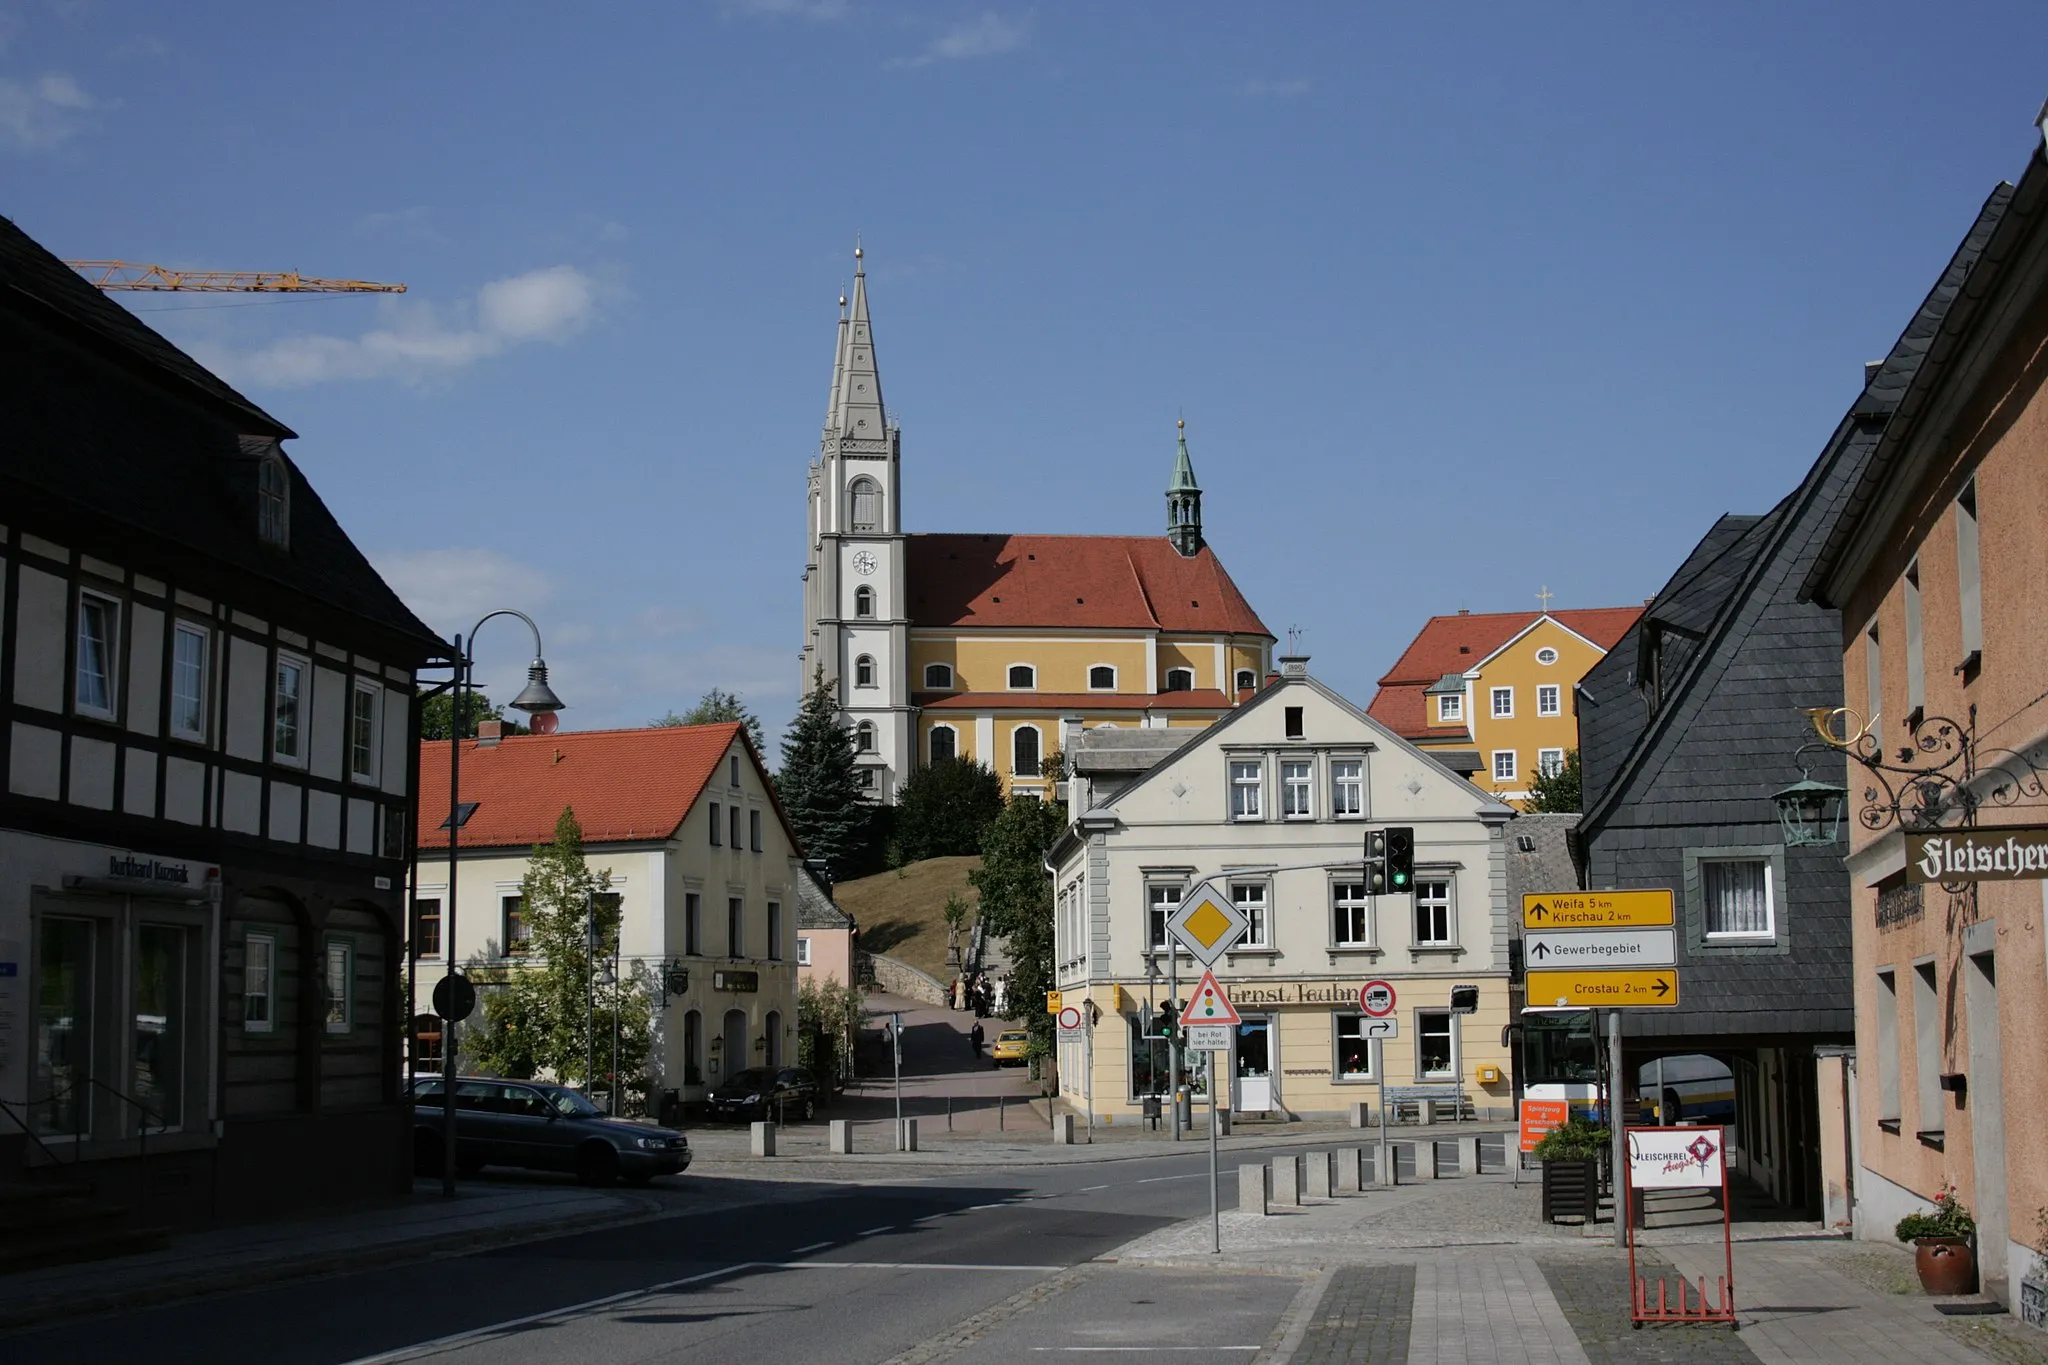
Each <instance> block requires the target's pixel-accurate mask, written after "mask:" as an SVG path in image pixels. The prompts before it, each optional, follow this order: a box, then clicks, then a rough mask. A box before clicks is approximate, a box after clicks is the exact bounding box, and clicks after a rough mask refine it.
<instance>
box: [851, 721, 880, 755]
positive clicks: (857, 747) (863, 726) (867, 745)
mask: <svg viewBox="0 0 2048 1365" xmlns="http://www.w3.org/2000/svg"><path fill="white" fill-rule="evenodd" d="M853 748H854V752H855V753H862V754H871V753H873V752H874V751H875V723H874V722H873V721H871V720H864V721H862V722H861V723H860V724H858V725H856V726H854V727H853Z"/></svg>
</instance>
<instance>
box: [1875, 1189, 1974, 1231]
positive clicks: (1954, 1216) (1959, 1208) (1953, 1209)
mask: <svg viewBox="0 0 2048 1365" xmlns="http://www.w3.org/2000/svg"><path fill="white" fill-rule="evenodd" d="M1976 1230H1977V1220H1976V1219H1974V1218H1972V1217H1970V1211H1969V1210H1968V1209H1966V1208H1964V1207H1963V1201H1962V1200H1961V1199H1959V1198H1957V1197H1956V1187H1955V1186H1953V1185H1944V1186H1942V1187H1941V1193H1940V1194H1939V1195H1937V1196H1936V1197H1935V1200H1934V1212H1932V1213H1909V1214H1907V1215H1906V1216H1905V1217H1904V1218H1901V1219H1900V1220H1899V1225H1898V1226H1897V1227H1895V1228H1893V1229H1892V1235H1893V1236H1895V1237H1897V1238H1898V1239H1899V1240H1900V1241H1901V1242H1910V1241H1912V1240H1914V1239H1915V1238H1917V1237H1968V1236H1969V1235H1970V1234H1971V1233H1973V1232H1975V1231H1976Z"/></svg>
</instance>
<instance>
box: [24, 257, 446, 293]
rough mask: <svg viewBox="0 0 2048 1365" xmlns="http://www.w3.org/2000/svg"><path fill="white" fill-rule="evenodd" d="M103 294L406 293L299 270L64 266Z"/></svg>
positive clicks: (122, 263) (102, 263)
mask: <svg viewBox="0 0 2048 1365" xmlns="http://www.w3.org/2000/svg"><path fill="white" fill-rule="evenodd" d="M64 264H66V265H68V266H70V267H71V268H72V269H73V270H76V271H77V272H79V273H80V274H81V275H84V276H85V277H86V279H87V280H88V281H90V282H91V283H92V284H94V285H95V286H97V287H98V288H100V289H101V290H103V291H106V292H108V293H112V292H114V291H116V290H140V291H142V292H144V293H164V294H168V293H186V294H403V293H404V292H405V286H404V285H402V284H375V283H373V282H371V281H369V280H323V279H316V278H314V277H312V276H309V275H301V274H300V273H299V272H298V271H296V270H169V269H166V268H165V267H163V266H160V265H138V264H136V263H134V262H132V261H66V262H64Z"/></svg>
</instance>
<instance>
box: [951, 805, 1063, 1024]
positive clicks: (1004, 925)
mask: <svg viewBox="0 0 2048 1365" xmlns="http://www.w3.org/2000/svg"><path fill="white" fill-rule="evenodd" d="M1066 822H1067V809H1066V807H1065V806H1062V805H1059V804H1057V803H1055V802H1051V801H1033V800H1030V799H1028V798H1024V797H1013V798H1011V800H1010V803H1009V804H1008V805H1006V806H1004V807H1003V813H1002V814H1001V815H1000V816H998V817H997V818H996V821H995V823H994V824H992V825H990V826H989V827H988V829H987V831H986V832H985V833H983V835H982V836H981V866H980V867H979V868H977V869H975V870H974V871H973V872H970V873H968V874H967V880H968V881H969V882H970V883H972V884H973V886H974V889H975V890H976V891H977V892H979V893H980V895H981V923H982V926H983V928H984V929H986V930H987V932H989V933H991V934H996V935H999V936H1001V938H1002V939H1003V941H1004V943H1005V945H1006V946H1007V948H1008V950H1009V955H1010V998H1011V999H1012V1000H1016V1001H1019V1002H1021V1004H1022V1006H1023V1009H1024V1026H1025V1027H1026V1028H1027V1029H1029V1030H1030V1031H1031V1041H1032V1045H1033V1050H1034V1051H1039V1052H1043V1051H1046V1050H1049V1049H1050V1048H1051V1047H1052V1023H1053V1021H1052V1016H1051V1015H1049V1014H1047V1013H1046V1012H1045V1011H1044V1010H1041V1009H1036V1008H1033V1004H1034V1002H1036V1001H1039V1000H1043V999H1044V998H1045V993H1046V992H1047V991H1049V990H1051V989H1052V988H1053V981H1054V978H1053V913H1052V878H1051V877H1049V876H1047V875H1046V871H1045V855H1046V853H1047V851H1049V850H1050V849H1051V848H1052V845H1053V841H1054V840H1055V839H1057V838H1059V836H1060V831H1061V830H1062V829H1063V828H1065V826H1066Z"/></svg>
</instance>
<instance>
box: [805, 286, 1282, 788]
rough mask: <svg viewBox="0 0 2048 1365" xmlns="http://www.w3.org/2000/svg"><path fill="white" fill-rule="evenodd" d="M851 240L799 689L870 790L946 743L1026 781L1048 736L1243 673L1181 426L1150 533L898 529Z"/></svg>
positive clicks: (1246, 641) (814, 505)
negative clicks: (832, 707)
mask: <svg viewBox="0 0 2048 1365" xmlns="http://www.w3.org/2000/svg"><path fill="white" fill-rule="evenodd" d="M854 256H855V271H854V278H853V298H852V302H851V308H850V310H849V309H848V308H846V306H845V304H846V301H845V300H842V301H841V303H842V311H841V316H840V320H839V349H838V355H837V359H836V363H835V365H834V369H833V376H832V396H831V400H830V402H829V404H828V406H827V415H826V422H825V432H824V439H823V442H822V446H821V451H820V454H819V457H818V459H817V460H816V461H815V462H813V463H812V465H811V469H810V496H809V512H810V519H809V526H808V535H807V544H808V546H809V550H810V555H809V560H808V563H807V564H806V565H805V568H804V645H803V655H802V667H803V685H804V687H805V688H806V689H808V688H809V687H810V686H811V685H812V679H813V678H814V676H816V675H818V674H820V673H822V675H823V676H824V677H825V678H826V679H827V680H828V681H829V682H831V683H832V684H833V685H834V687H835V689H836V691H837V694H838V701H839V707H840V715H841V717H842V718H843V720H844V722H845V724H846V725H847V727H848V728H849V729H851V730H852V731H853V734H854V744H855V749H856V751H857V762H858V764H859V771H860V775H861V781H862V786H863V788H864V789H865V790H866V791H867V792H869V793H870V794H871V796H872V798H873V799H875V800H877V801H883V802H888V801H891V800H893V799H894V794H895V792H896V790H897V788H898V787H899V786H900V785H901V784H902V782H903V781H904V779H905V778H907V777H908V776H909V775H910V773H911V772H912V771H913V770H915V768H916V767H918V766H919V765H921V764H925V763H930V762H932V761H933V760H935V759H943V758H948V757H953V756H959V757H963V758H970V759H974V760H976V761H978V762H981V763H986V764H987V765H988V766H989V767H990V768H992V769H993V770H994V771H995V772H996V773H997V774H998V775H999V776H1001V778H1002V779H1003V783H1004V787H1005V789H1006V790H1010V791H1017V792H1023V793H1043V792H1044V791H1045V788H1046V762H1045V760H1046V758H1047V756H1048V755H1050V754H1052V753H1053V752H1055V751H1057V750H1059V749H1060V748H1062V747H1063V740H1062V738H1061V736H1062V735H1063V734H1066V733H1072V732H1074V731H1076V730H1077V729H1083V728H1093V727H1095V726H1099V725H1116V726H1136V727H1147V728H1166V727H1172V726H1203V725H1207V724H1209V723H1210V722H1212V721H1214V720H1215V719H1216V718H1217V717H1219V716H1221V715H1223V714H1225V713H1226V712H1228V711H1229V710H1230V709H1231V708H1232V707H1233V706H1235V705H1237V703H1238V701H1239V700H1240V699H1241V698H1243V697H1245V696H1248V695H1249V694H1250V692H1251V691H1252V690H1254V689H1256V688H1257V687H1258V686H1259V685H1260V683H1261V681H1262V680H1263V679H1264V677H1265V676H1266V673H1267V671H1268V668H1269V666H1270V663H1271V657H1272V647H1273V643H1274V641H1273V636H1272V634H1271V632H1269V631H1268V630H1267V629H1266V627H1265V625H1264V623H1263V622H1261V621H1260V620H1259V617H1258V614H1257V613H1256V612H1254V611H1253V610H1252V608H1251V604H1250V603H1248V602H1246V601H1245V599H1244V595H1243V594H1242V593H1240V592H1239V591H1238V590H1237V585H1236V584H1234V583H1233V582H1231V580H1230V575H1229V574H1228V573H1227V572H1225V570H1224V568H1223V565H1222V563H1221V562H1220V561H1219V560H1218V559H1217V558H1216V553H1215V551H1214V550H1212V549H1211V548H1210V547H1209V545H1208V544H1207V542H1206V541H1205V540H1204V539H1203V536H1202V490H1201V488H1200V487H1199V486H1197V484H1196V483H1195V473H1194V467H1193V464H1192V462H1191V461H1190V460H1189V457H1188V448H1187V437H1186V433H1185V432H1184V431H1183V433H1182V435H1181V438H1180V443H1179V448H1178V450H1177V452H1176V458H1175V464H1174V471H1173V476H1172V478H1171V480H1170V481H1169V484H1168V487H1167V491H1166V502H1167V525H1166V532H1165V534H1164V535H1155V536H1061V535H1014V534H1008V533H991V534H986V535H974V534H967V535H932V534H918V535H912V534H908V533H906V532H905V531H904V530H903V529H902V523H901V509H902V489H901V457H902V430H901V428H899V427H898V426H896V425H895V424H894V423H892V422H890V421H889V419H888V416H887V413H886V411H885V409H884V408H883V405H882V386H881V376H880V374H879V372H878V370H877V367H876V363H875V349H874V333H873V328H872V324H871V322H870V319H869V316H868V299H867V276H866V273H865V271H864V269H863V268H862V267H861V265H860V252H859V251H856V252H855V253H854Z"/></svg>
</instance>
